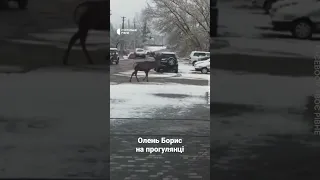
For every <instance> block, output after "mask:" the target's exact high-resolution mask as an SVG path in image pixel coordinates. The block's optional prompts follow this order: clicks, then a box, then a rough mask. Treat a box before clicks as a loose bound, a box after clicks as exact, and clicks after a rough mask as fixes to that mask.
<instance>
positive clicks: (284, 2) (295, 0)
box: [269, 0, 314, 14]
mask: <svg viewBox="0 0 320 180" xmlns="http://www.w3.org/2000/svg"><path fill="white" fill-rule="evenodd" d="M308 1H314V0H281V1H277V2H275V3H273V4H272V7H271V9H270V11H269V13H270V14H274V13H275V12H276V11H277V10H279V9H281V8H284V7H289V6H292V5H297V4H299V3H304V2H308Z"/></svg>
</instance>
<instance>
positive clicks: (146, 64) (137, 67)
mask: <svg viewBox="0 0 320 180" xmlns="http://www.w3.org/2000/svg"><path fill="white" fill-rule="evenodd" d="M159 66H160V59H156V60H155V61H143V62H136V63H134V64H133V69H134V71H133V73H132V74H131V77H130V80H129V82H131V79H132V76H133V75H135V76H136V79H137V81H138V82H139V79H138V77H137V75H138V71H144V72H145V73H146V76H145V77H144V79H143V81H144V80H145V79H147V82H149V79H148V74H149V71H150V70H151V69H156V68H158V67H159Z"/></svg>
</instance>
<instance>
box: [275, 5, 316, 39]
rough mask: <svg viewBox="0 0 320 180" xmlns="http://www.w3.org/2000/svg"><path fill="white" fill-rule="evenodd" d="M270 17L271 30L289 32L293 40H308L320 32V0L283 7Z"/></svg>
mask: <svg viewBox="0 0 320 180" xmlns="http://www.w3.org/2000/svg"><path fill="white" fill-rule="evenodd" d="M270 17H271V22H272V26H273V30H275V31H290V32H291V33H292V35H293V36H294V37H295V38H298V39H310V38H311V37H312V35H313V34H314V33H319V32H320V27H319V26H318V24H319V23H320V0H314V1H307V2H304V3H298V4H296V5H291V6H287V7H283V8H281V9H279V10H277V11H276V12H275V13H273V14H271V15H270Z"/></svg>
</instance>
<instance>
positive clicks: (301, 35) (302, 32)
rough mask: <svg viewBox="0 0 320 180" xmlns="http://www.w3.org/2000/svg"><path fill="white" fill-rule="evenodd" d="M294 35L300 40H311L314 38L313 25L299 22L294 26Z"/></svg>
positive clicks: (303, 21) (304, 21) (302, 21)
mask: <svg viewBox="0 0 320 180" xmlns="http://www.w3.org/2000/svg"><path fill="white" fill-rule="evenodd" d="M292 35H293V36H294V37H295V38H298V39H310V38H311V37H312V24H311V23H310V22H308V21H306V20H299V21H297V22H296V23H295V24H294V26H293V29H292Z"/></svg>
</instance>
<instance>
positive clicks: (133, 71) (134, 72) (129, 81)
mask: <svg viewBox="0 0 320 180" xmlns="http://www.w3.org/2000/svg"><path fill="white" fill-rule="evenodd" d="M135 72H136V71H133V73H132V74H131V77H130V80H129V82H131V79H132V76H133V75H134V73H135Z"/></svg>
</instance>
